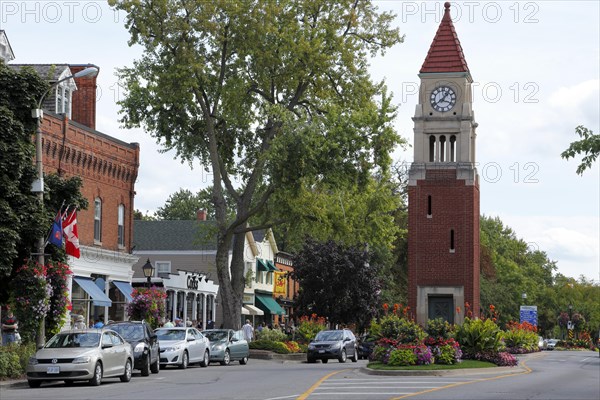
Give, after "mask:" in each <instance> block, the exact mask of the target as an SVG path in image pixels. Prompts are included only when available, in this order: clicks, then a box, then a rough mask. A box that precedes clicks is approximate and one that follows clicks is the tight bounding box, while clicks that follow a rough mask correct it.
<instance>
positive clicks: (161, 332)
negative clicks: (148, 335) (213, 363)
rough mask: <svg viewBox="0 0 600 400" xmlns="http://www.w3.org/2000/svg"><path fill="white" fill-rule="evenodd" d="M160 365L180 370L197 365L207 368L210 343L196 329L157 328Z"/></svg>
mask: <svg viewBox="0 0 600 400" xmlns="http://www.w3.org/2000/svg"><path fill="white" fill-rule="evenodd" d="M155 333H156V335H157V336H158V342H159V343H160V365H161V366H166V365H177V366H178V367H179V368H181V369H185V368H187V366H188V365H189V364H193V363H199V364H200V366H201V367H207V366H208V364H209V362H210V342H209V341H208V339H207V338H206V336H204V335H203V334H202V333H200V331H199V330H197V329H196V328H177V327H176V328H158V329H156V330H155Z"/></svg>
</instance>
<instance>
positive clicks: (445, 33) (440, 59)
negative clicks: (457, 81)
mask: <svg viewBox="0 0 600 400" xmlns="http://www.w3.org/2000/svg"><path fill="white" fill-rule="evenodd" d="M444 7H445V8H446V10H445V11H444V18H442V22H441V23H440V26H439V28H438V30H437V33H436V34H435V37H434V38H433V42H432V43H431V47H430V48H429V52H428V53H427V57H426V58H425V62H424V63H423V66H422V67H421V71H420V72H421V73H425V72H469V67H468V66H467V61H466V60H465V55H464V54H463V51H462V47H461V45H460V41H459V40H458V36H457V35H456V31H455V30H454V25H453V24H452V19H451V18H450V3H449V2H447V3H445V4H444Z"/></svg>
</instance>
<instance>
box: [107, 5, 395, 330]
mask: <svg viewBox="0 0 600 400" xmlns="http://www.w3.org/2000/svg"><path fill="white" fill-rule="evenodd" d="M109 3H110V4H111V5H113V6H115V7H116V8H117V9H119V10H124V11H125V12H126V13H127V18H126V26H127V28H128V29H129V32H130V34H131V39H130V44H131V45H139V46H141V47H142V49H143V55H142V57H141V58H140V59H139V60H137V61H135V62H134V65H133V66H132V67H129V68H123V69H121V70H120V72H119V74H120V78H121V81H122V84H123V85H124V86H125V87H126V89H127V94H126V97H125V98H124V100H123V101H121V102H120V104H121V107H122V112H123V118H122V122H123V123H124V125H125V126H127V127H140V126H141V127H144V128H145V129H146V130H147V131H148V132H149V133H150V134H151V135H152V136H154V137H155V138H156V139H157V140H158V141H159V142H161V143H163V145H164V146H165V147H166V148H167V149H175V150H176V152H177V154H178V156H179V157H181V158H182V159H183V160H186V161H188V162H190V163H191V162H193V160H196V159H198V160H200V162H201V163H202V165H204V166H205V167H206V168H207V170H208V171H209V173H210V174H212V186H213V190H212V203H213V205H214V211H215V220H216V227H217V230H218V234H217V255H216V266H217V274H218V278H219V285H220V292H221V294H222V298H223V304H222V308H223V312H224V318H225V321H224V323H225V326H229V327H238V326H239V321H240V310H241V305H242V294H243V289H244V276H243V271H244V260H243V250H244V234H245V232H247V231H249V230H254V229H258V228H264V227H267V226H271V225H272V224H273V223H274V222H277V221H273V220H270V219H264V220H262V221H260V222H258V223H256V222H253V221H254V220H253V217H256V216H258V215H259V214H260V213H261V212H262V211H263V210H264V209H265V207H266V206H267V205H268V204H269V202H270V201H271V200H272V198H271V197H272V195H273V193H275V192H278V193H281V192H282V191H286V192H287V193H286V196H285V197H281V198H280V199H282V200H284V201H290V202H291V201H293V200H294V199H295V198H296V197H297V195H298V193H300V192H302V191H303V190H305V188H311V187H313V186H315V185H320V184H327V185H330V186H331V187H333V188H335V187H352V186H354V185H364V184H366V182H367V181H368V179H369V177H370V176H371V175H372V174H373V173H374V172H377V173H379V174H386V173H387V170H388V168H389V165H390V162H391V158H390V152H391V150H392V149H393V147H394V146H395V145H396V144H397V143H398V141H399V137H398V135H397V134H396V133H395V131H394V129H393V127H392V125H391V119H392V118H393V116H394V109H393V107H392V106H391V104H390V98H389V95H388V94H387V92H386V88H385V85H384V84H383V83H375V82H373V81H372V80H371V78H370V76H369V73H368V60H369V56H375V55H377V54H378V53H381V54H383V53H384V52H385V50H386V49H388V48H390V47H391V46H393V45H394V44H396V43H399V42H401V40H402V38H401V37H400V35H399V33H398V30H397V29H392V28H391V22H392V20H393V18H394V16H393V15H392V14H389V13H380V12H379V11H378V10H377V8H376V7H375V6H374V5H373V4H372V2H370V1H358V0H339V1H324V0H306V1H292V0H239V1H230V0H216V1H205V0H153V1H148V2H140V1H138V0H109ZM226 194H227V195H229V196H231V198H232V199H233V200H234V204H235V210H236V213H235V216H234V217H233V218H229V215H228V212H227V201H226ZM265 215H267V216H268V215H269V214H268V213H267V214H265ZM250 222H253V223H252V224H250ZM230 250H231V251H232V254H231V268H229V251H230Z"/></svg>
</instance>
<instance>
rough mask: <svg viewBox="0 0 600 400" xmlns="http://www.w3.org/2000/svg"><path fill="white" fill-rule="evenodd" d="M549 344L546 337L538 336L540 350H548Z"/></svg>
mask: <svg viewBox="0 0 600 400" xmlns="http://www.w3.org/2000/svg"><path fill="white" fill-rule="evenodd" d="M547 346H548V343H547V342H546V339H544V338H543V337H542V336H538V347H539V348H540V350H546V348H547Z"/></svg>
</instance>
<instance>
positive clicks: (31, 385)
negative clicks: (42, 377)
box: [27, 381, 42, 388]
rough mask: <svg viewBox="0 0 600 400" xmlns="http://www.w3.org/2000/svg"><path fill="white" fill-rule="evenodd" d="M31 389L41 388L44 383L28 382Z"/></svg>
mask: <svg viewBox="0 0 600 400" xmlns="http://www.w3.org/2000/svg"><path fill="white" fill-rule="evenodd" d="M27 383H28V384H29V387H30V388H39V387H40V386H41V385H42V381H27Z"/></svg>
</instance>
